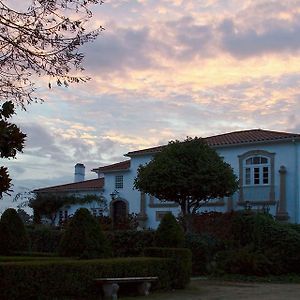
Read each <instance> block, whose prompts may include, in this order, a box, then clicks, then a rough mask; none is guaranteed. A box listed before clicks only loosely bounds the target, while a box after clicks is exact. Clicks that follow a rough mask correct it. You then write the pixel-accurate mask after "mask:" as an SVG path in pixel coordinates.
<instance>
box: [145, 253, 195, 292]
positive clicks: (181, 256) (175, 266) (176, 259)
mask: <svg viewBox="0 0 300 300" xmlns="http://www.w3.org/2000/svg"><path fill="white" fill-rule="evenodd" d="M144 253H145V256H150V257H164V258H169V259H171V265H170V268H169V270H168V272H169V273H168V274H169V277H170V278H171V286H172V288H175V289H183V288H184V287H185V286H186V285H187V284H188V283H189V282H190V277H191V272H192V253H191V251H190V250H189V249H186V248H158V247H152V248H147V249H145V250H144Z"/></svg>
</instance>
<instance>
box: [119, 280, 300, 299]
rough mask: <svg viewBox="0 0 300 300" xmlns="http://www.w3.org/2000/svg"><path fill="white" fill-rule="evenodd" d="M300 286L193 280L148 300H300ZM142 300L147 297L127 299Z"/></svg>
mask: <svg viewBox="0 0 300 300" xmlns="http://www.w3.org/2000/svg"><path fill="white" fill-rule="evenodd" d="M299 294H300V285H299V284H292V283H253V282H251V283H249V282H233V281H219V280H203V279H201V280H199V279H198V280H192V281H191V284H190V285H189V286H188V287H187V288H186V289H185V290H175V291H169V292H154V293H152V294H150V295H149V296H148V297H147V298H146V299H147V300H159V299H163V300H182V299H184V300H199V299H201V300H232V299H243V300H250V299H251V300H252V299H253V300H256V299H260V300H282V299H289V300H298V299H299ZM122 299H124V300H142V299H145V297H126V298H122Z"/></svg>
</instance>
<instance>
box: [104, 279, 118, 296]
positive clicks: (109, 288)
mask: <svg viewBox="0 0 300 300" xmlns="http://www.w3.org/2000/svg"><path fill="white" fill-rule="evenodd" d="M102 288H103V292H104V298H105V299H111V300H117V299H118V290H119V285H118V284H117V283H109V284H104V285H103V286H102Z"/></svg>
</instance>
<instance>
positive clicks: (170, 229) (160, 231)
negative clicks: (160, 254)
mask: <svg viewBox="0 0 300 300" xmlns="http://www.w3.org/2000/svg"><path fill="white" fill-rule="evenodd" d="M155 244H156V246H157V247H167V248H178V247H183V246H184V232H183V229H182V228H181V226H180V225H179V224H178V222H177V221H176V219H175V217H174V216H173V215H172V214H171V213H167V214H166V215H164V217H163V218H162V220H161V221H160V224H159V226H158V228H157V230H156V232H155Z"/></svg>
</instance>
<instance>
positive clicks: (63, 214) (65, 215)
mask: <svg viewBox="0 0 300 300" xmlns="http://www.w3.org/2000/svg"><path fill="white" fill-rule="evenodd" d="M67 219H68V211H67V210H60V211H59V219H58V222H59V224H61V223H63V222H64V221H66V220H67Z"/></svg>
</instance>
